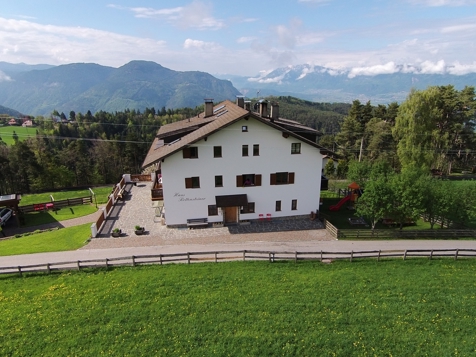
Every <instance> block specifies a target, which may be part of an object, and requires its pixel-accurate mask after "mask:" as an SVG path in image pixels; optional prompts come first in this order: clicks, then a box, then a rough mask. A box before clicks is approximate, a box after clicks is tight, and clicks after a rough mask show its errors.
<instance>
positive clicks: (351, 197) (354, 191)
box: [329, 182, 361, 211]
mask: <svg viewBox="0 0 476 357" xmlns="http://www.w3.org/2000/svg"><path fill="white" fill-rule="evenodd" d="M347 188H349V192H348V194H347V196H345V197H344V198H343V199H341V200H340V201H339V202H337V204H335V205H332V206H330V207H329V210H330V211H338V210H339V209H340V208H341V207H342V205H343V204H344V203H346V202H347V201H351V202H352V203H353V202H355V201H357V199H358V198H359V195H360V193H361V190H360V186H359V185H358V184H357V183H355V182H352V183H351V184H350V185H349V186H347Z"/></svg>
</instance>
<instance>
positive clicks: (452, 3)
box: [408, 0, 476, 7]
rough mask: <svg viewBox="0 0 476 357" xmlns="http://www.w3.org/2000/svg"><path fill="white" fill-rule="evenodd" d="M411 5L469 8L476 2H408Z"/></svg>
mask: <svg viewBox="0 0 476 357" xmlns="http://www.w3.org/2000/svg"><path fill="white" fill-rule="evenodd" d="M408 2H409V3H411V4H414V5H424V6H431V7H437V6H467V5H468V6H469V5H475V4H476V0H408Z"/></svg>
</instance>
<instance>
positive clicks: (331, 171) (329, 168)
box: [324, 159, 336, 178]
mask: <svg viewBox="0 0 476 357" xmlns="http://www.w3.org/2000/svg"><path fill="white" fill-rule="evenodd" d="M335 172H336V168H335V166H334V160H332V159H329V160H328V161H327V163H326V166H325V167H324V175H325V176H326V177H330V178H332V177H334V175H335Z"/></svg>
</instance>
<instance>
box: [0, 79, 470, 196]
mask: <svg viewBox="0 0 476 357" xmlns="http://www.w3.org/2000/svg"><path fill="white" fill-rule="evenodd" d="M266 99H268V100H270V101H277V102H279V105H280V116H281V117H283V118H287V119H293V120H297V121H299V122H301V123H303V124H305V125H308V126H310V127H313V128H315V129H318V130H319V131H321V132H322V133H323V135H322V136H321V138H320V141H319V143H320V144H321V145H322V146H324V147H326V148H328V149H331V150H333V151H334V152H335V153H336V155H335V156H334V158H335V159H336V160H338V165H337V171H332V172H331V170H330V168H327V173H328V174H329V175H331V176H335V177H346V175H347V170H348V167H349V164H350V163H352V162H353V161H360V162H369V163H376V162H382V161H383V162H386V163H388V165H389V167H391V168H392V170H394V171H395V172H398V171H400V170H402V169H403V168H405V167H409V166H414V165H416V166H418V167H420V168H425V169H426V170H428V171H429V170H430V169H433V170H436V171H438V172H444V173H451V172H452V171H455V170H474V167H475V161H476V157H475V154H476V137H475V132H474V125H475V100H476V99H475V91H474V87H466V88H464V89H463V90H461V91H459V90H456V89H455V88H454V87H453V86H440V87H429V88H427V89H426V90H422V91H417V90H414V91H412V92H411V93H410V94H409V96H408V98H407V100H405V101H404V102H402V103H400V104H398V103H390V104H388V105H380V104H379V105H377V106H373V105H372V104H371V103H370V102H367V103H365V104H363V103H361V102H360V101H359V100H354V101H353V103H352V104H346V103H314V102H309V101H304V100H301V99H297V98H293V97H286V96H283V97H269V98H266ZM202 111H203V106H199V107H196V108H181V109H175V110H174V109H166V108H165V107H162V108H161V109H160V110H156V109H155V108H145V109H144V110H143V111H142V112H141V111H138V110H125V111H122V112H114V113H110V112H105V111H99V112H97V113H95V114H92V113H91V112H90V111H88V112H87V113H85V114H82V113H75V112H74V111H70V112H69V113H68V114H67V115H66V114H65V113H58V112H57V111H54V112H53V113H51V115H50V116H49V117H43V116H38V117H35V118H34V123H35V129H36V135H35V136H34V137H28V138H23V137H20V136H19V135H18V134H16V133H15V134H13V144H11V145H7V144H6V143H5V141H4V140H0V168H1V170H0V193H1V194H8V193H32V192H41V191H45V190H55V189H61V188H66V187H68V188H71V187H85V186H94V185H102V184H113V183H116V182H117V181H118V180H119V179H120V177H121V175H122V174H123V173H139V172H140V171H141V164H142V162H143V160H144V158H145V155H146V154H147V151H148V150H149V147H150V145H151V143H152V141H153V139H154V136H155V134H156V133H157V131H158V129H159V128H160V126H161V125H164V124H167V123H171V122H174V121H177V120H182V119H186V118H188V117H192V116H195V115H197V114H198V113H200V112H202ZM2 120H3V125H6V119H2V118H0V123H1V122H2ZM19 124H20V123H19ZM1 132H2V131H1V127H0V133H1Z"/></svg>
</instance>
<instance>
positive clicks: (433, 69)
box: [420, 60, 446, 74]
mask: <svg viewBox="0 0 476 357" xmlns="http://www.w3.org/2000/svg"><path fill="white" fill-rule="evenodd" d="M420 67H421V70H420V73H421V74H444V73H445V72H446V65H445V61H443V60H440V61H438V62H436V63H434V62H431V61H424V62H422V63H421V64H420Z"/></svg>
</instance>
